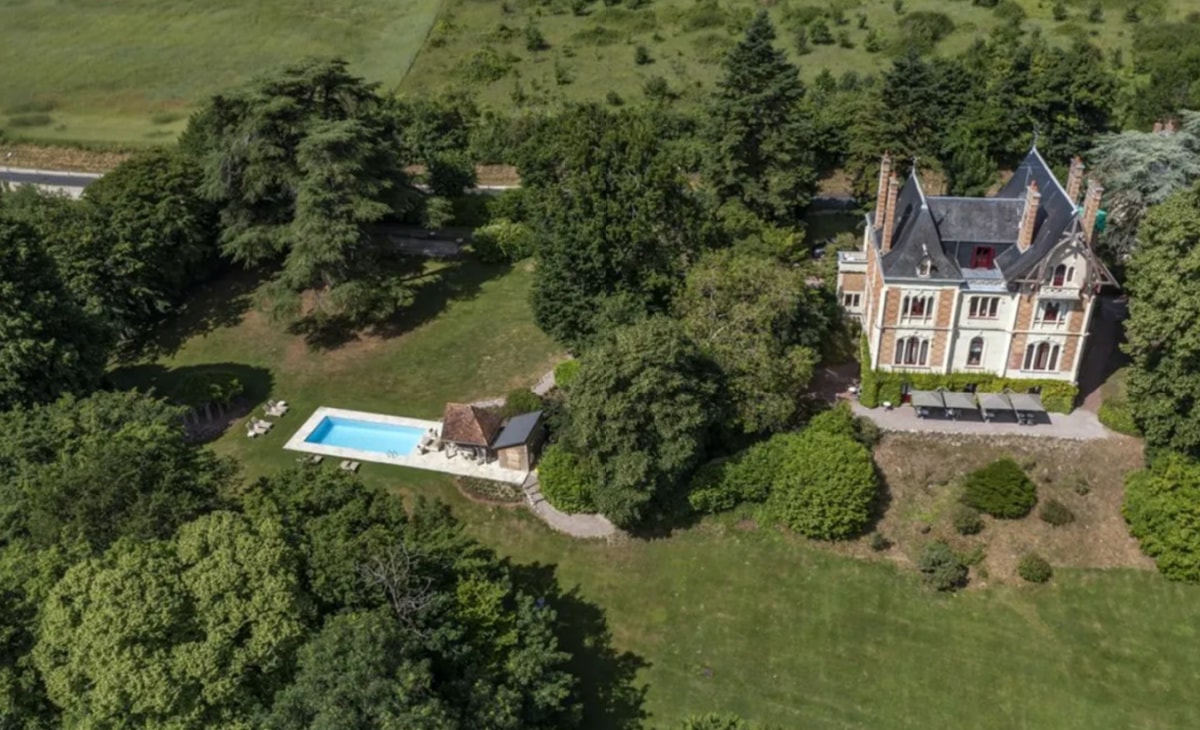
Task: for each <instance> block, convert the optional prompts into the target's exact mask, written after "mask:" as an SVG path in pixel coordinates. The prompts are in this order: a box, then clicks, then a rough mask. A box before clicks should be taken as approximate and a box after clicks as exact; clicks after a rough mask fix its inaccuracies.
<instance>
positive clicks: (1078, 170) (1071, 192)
mask: <svg viewBox="0 0 1200 730" xmlns="http://www.w3.org/2000/svg"><path fill="white" fill-rule="evenodd" d="M1081 187H1083V160H1081V159H1079V158H1078V157H1073V158H1071V172H1070V173H1069V174H1068V175H1067V197H1068V198H1070V199H1071V204H1072V205H1074V204H1076V203H1078V202H1079V189H1080V188H1081Z"/></svg>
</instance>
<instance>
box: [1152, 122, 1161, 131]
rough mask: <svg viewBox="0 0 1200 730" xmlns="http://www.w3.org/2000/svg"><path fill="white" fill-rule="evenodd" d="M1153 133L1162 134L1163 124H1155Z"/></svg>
mask: <svg viewBox="0 0 1200 730" xmlns="http://www.w3.org/2000/svg"><path fill="white" fill-rule="evenodd" d="M1153 131H1154V133H1155V134H1162V131H1163V126H1162V122H1155V123H1154V130H1153Z"/></svg>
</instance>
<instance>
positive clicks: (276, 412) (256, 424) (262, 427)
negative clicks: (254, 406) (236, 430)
mask: <svg viewBox="0 0 1200 730" xmlns="http://www.w3.org/2000/svg"><path fill="white" fill-rule="evenodd" d="M287 412H288V404H287V401H284V400H269V401H267V404H266V405H264V406H263V413H265V414H266V415H268V416H273V417H275V418H279V417H281V416H284V415H287ZM274 427H275V424H274V423H272V422H271V421H267V420H264V419H261V418H251V419H250V420H249V421H246V436H247V437H248V438H252V439H253V438H258V437H259V436H262V435H263V434H265V433H268V432H269V431H270V430H271V429H272V428H274Z"/></svg>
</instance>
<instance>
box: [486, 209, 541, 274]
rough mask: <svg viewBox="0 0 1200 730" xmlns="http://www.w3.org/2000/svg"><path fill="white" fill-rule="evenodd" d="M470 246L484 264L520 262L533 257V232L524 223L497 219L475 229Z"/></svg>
mask: <svg viewBox="0 0 1200 730" xmlns="http://www.w3.org/2000/svg"><path fill="white" fill-rule="evenodd" d="M471 245H472V248H473V249H474V250H475V255H476V256H478V257H479V260H480V261H483V262H485V263H493V264H494V263H500V262H503V261H520V260H521V259H524V258H528V257H530V256H532V255H533V231H532V230H531V229H530V228H529V226H527V225H525V224H524V223H516V222H513V221H510V220H508V219H507V218H497V219H496V220H494V221H492V222H491V223H488V224H487V225H485V226H481V227H479V228H477V229H475V233H474V235H473V236H472V244H471Z"/></svg>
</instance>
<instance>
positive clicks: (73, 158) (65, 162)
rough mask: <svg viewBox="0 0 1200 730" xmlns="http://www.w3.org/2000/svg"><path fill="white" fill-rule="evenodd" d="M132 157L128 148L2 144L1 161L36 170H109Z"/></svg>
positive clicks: (5, 164)
mask: <svg viewBox="0 0 1200 730" xmlns="http://www.w3.org/2000/svg"><path fill="white" fill-rule="evenodd" d="M128 158H129V153H127V152H99V151H96V150H84V149H77V148H74V147H43V146H41V145H31V144H0V165H3V166H4V167H28V168H32V169H35V170H69V171H71V172H108V171H109V170H111V169H113V168H114V167H116V166H117V165H119V164H121V163H122V162H124V161H125V160H127V159H128Z"/></svg>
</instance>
